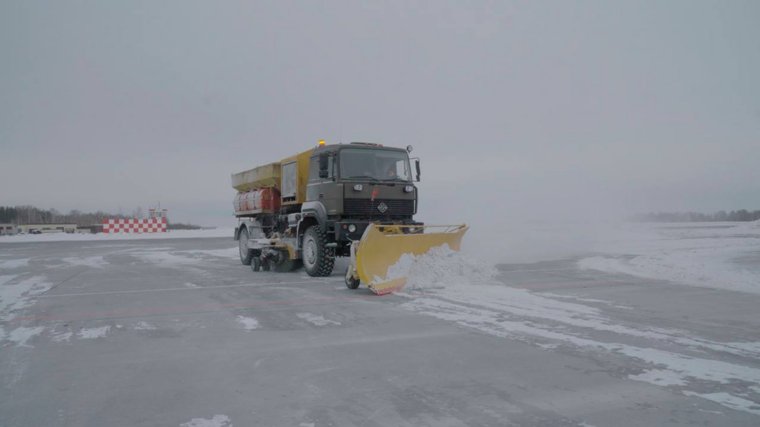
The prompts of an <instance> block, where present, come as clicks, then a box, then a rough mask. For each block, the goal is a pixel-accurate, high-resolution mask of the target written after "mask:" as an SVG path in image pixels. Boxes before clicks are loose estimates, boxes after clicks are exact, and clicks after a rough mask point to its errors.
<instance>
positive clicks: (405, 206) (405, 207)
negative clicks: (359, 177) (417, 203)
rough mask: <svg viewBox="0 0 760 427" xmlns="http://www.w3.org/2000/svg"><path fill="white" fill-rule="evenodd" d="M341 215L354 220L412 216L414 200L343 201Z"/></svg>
mask: <svg viewBox="0 0 760 427" xmlns="http://www.w3.org/2000/svg"><path fill="white" fill-rule="evenodd" d="M343 215H345V216H350V217H355V218H367V217H372V218H396V217H404V216H412V215H414V200H404V199H375V200H374V201H372V200H369V199H343Z"/></svg>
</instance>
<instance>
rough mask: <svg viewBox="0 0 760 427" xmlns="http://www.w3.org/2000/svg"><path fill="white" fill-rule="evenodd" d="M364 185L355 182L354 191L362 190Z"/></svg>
mask: <svg viewBox="0 0 760 427" xmlns="http://www.w3.org/2000/svg"><path fill="white" fill-rule="evenodd" d="M363 189H364V186H363V185H361V184H354V191H362V190H363Z"/></svg>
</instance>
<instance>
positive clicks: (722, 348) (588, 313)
mask: <svg viewBox="0 0 760 427" xmlns="http://www.w3.org/2000/svg"><path fill="white" fill-rule="evenodd" d="M494 274H495V270H494V269H493V268H489V267H488V266H487V265H482V264H481V263H479V262H475V261H473V260H470V259H468V258H467V256H466V255H464V254H462V253H456V252H452V251H449V250H437V251H434V252H433V253H430V254H427V255H425V256H421V257H416V261H415V263H414V265H412V266H411V267H409V278H408V281H407V288H406V289H405V293H403V294H400V295H403V296H406V297H407V298H408V299H407V301H406V302H404V303H402V307H403V308H406V309H409V310H413V311H416V312H418V313H422V314H426V315H430V316H434V317H436V318H439V319H444V320H448V321H453V322H456V323H458V324H460V325H463V326H466V327H470V328H474V329H477V330H479V331H482V332H485V333H488V334H491V335H495V336H499V337H504V338H510V339H515V340H519V341H523V342H527V343H529V344H531V345H536V346H538V347H540V348H544V349H547V350H549V351H559V350H561V349H563V348H567V347H568V346H569V347H570V348H575V349H577V350H578V351H602V352H606V353H608V354H610V355H611V356H613V357H624V358H630V359H634V360H636V361H638V363H630V362H627V363H626V366H633V367H636V366H639V367H640V368H641V372H640V373H638V374H634V375H630V376H629V378H631V379H634V380H637V381H644V382H647V383H650V384H655V385H658V386H667V387H670V388H673V389H675V390H679V391H683V392H686V391H688V390H689V389H690V388H691V389H692V390H691V391H692V392H696V391H698V390H700V389H704V388H703V387H704V385H705V384H713V385H715V386H716V387H719V385H721V384H728V383H737V382H742V383H743V384H746V386H744V387H737V386H734V387H732V388H731V390H730V392H727V393H718V394H712V395H710V397H709V399H710V400H712V401H716V402H718V403H721V404H724V405H725V406H727V407H731V408H733V409H741V408H748V407H747V406H742V405H741V404H740V403H741V402H742V401H743V400H746V399H751V396H748V394H749V393H750V390H751V389H750V388H749V387H756V386H760V369H756V368H754V367H752V366H745V365H743V364H741V360H740V359H741V358H746V359H748V360H757V359H758V358H760V342H744V343H733V342H717V341H713V340H709V339H706V338H701V337H699V336H695V334H694V333H693V332H690V331H682V330H676V329H667V328H657V327H652V326H648V325H642V324H634V325H626V324H621V323H620V322H616V321H615V320H614V319H612V318H610V317H608V316H606V315H605V314H604V311H603V310H602V309H600V308H597V307H595V306H591V305H587V304H585V303H584V302H586V301H583V300H582V299H578V300H574V301H572V302H571V301H567V299H566V298H560V297H557V296H555V295H553V294H551V293H539V292H530V291H527V290H524V289H517V288H512V287H509V286H507V285H505V284H503V283H500V282H498V281H496V280H494V279H493V277H494ZM589 302H590V301H589ZM591 303H596V301H594V302H591ZM606 305H608V306H612V305H613V304H606ZM624 342H626V343H630V342H633V343H636V344H635V345H632V344H623V343H624ZM674 348H676V349H677V350H673V349H674ZM713 353H721V354H724V355H731V356H733V358H734V359H735V358H740V359H737V361H736V362H733V361H732V362H731V363H729V362H724V361H721V360H715V359H712V358H710V356H711V354H713ZM734 359H729V360H734ZM737 402H739V403H737ZM755 405H757V404H756V403H755ZM749 408H750V409H751V407H749ZM750 412H751V411H750Z"/></svg>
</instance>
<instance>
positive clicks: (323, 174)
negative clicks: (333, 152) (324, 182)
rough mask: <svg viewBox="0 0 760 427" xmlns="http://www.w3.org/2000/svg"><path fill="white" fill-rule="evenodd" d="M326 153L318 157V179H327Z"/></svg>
mask: <svg viewBox="0 0 760 427" xmlns="http://www.w3.org/2000/svg"><path fill="white" fill-rule="evenodd" d="M328 175H329V174H328V172H327V153H321V154H320V155H319V177H320V178H327V176H328Z"/></svg>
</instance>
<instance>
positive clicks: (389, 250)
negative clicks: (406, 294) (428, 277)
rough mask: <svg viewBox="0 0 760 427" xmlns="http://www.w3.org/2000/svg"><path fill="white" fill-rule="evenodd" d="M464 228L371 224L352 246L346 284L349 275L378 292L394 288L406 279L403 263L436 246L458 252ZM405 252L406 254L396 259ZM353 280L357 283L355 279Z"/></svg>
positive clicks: (463, 226) (388, 291)
mask: <svg viewBox="0 0 760 427" xmlns="http://www.w3.org/2000/svg"><path fill="white" fill-rule="evenodd" d="M467 228H468V227H467V226H466V225H464V224H462V225H379V224H370V225H369V226H368V227H367V229H366V230H365V232H364V235H363V236H362V238H361V240H360V241H359V242H358V244H357V243H355V244H354V246H352V250H351V267H349V271H348V273H347V275H346V283H347V284H349V281H350V280H352V278H353V280H357V279H358V280H360V281H361V282H362V283H364V284H365V285H367V287H368V288H369V289H370V290H372V292H374V293H376V294H378V295H383V294H387V293H390V292H393V291H397V290H399V289H401V288H402V287H403V286H404V285H405V284H406V279H407V278H406V273H407V271H408V267H409V266H408V265H402V264H405V263H407V262H410V261H412V260H413V258H412V257H413V256H417V255H422V254H424V253H427V252H428V251H429V250H430V249H432V248H435V247H438V246H443V245H448V247H449V248H450V249H451V250H454V251H458V250H459V247H460V245H461V243H462V236H464V233H465V232H467ZM404 255H409V256H408V257H405V260H404V261H401V262H399V261H400V260H401V258H402V257H404ZM355 283H356V285H357V286H358V281H357V282H355ZM349 287H352V286H349ZM354 287H355V286H354Z"/></svg>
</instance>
